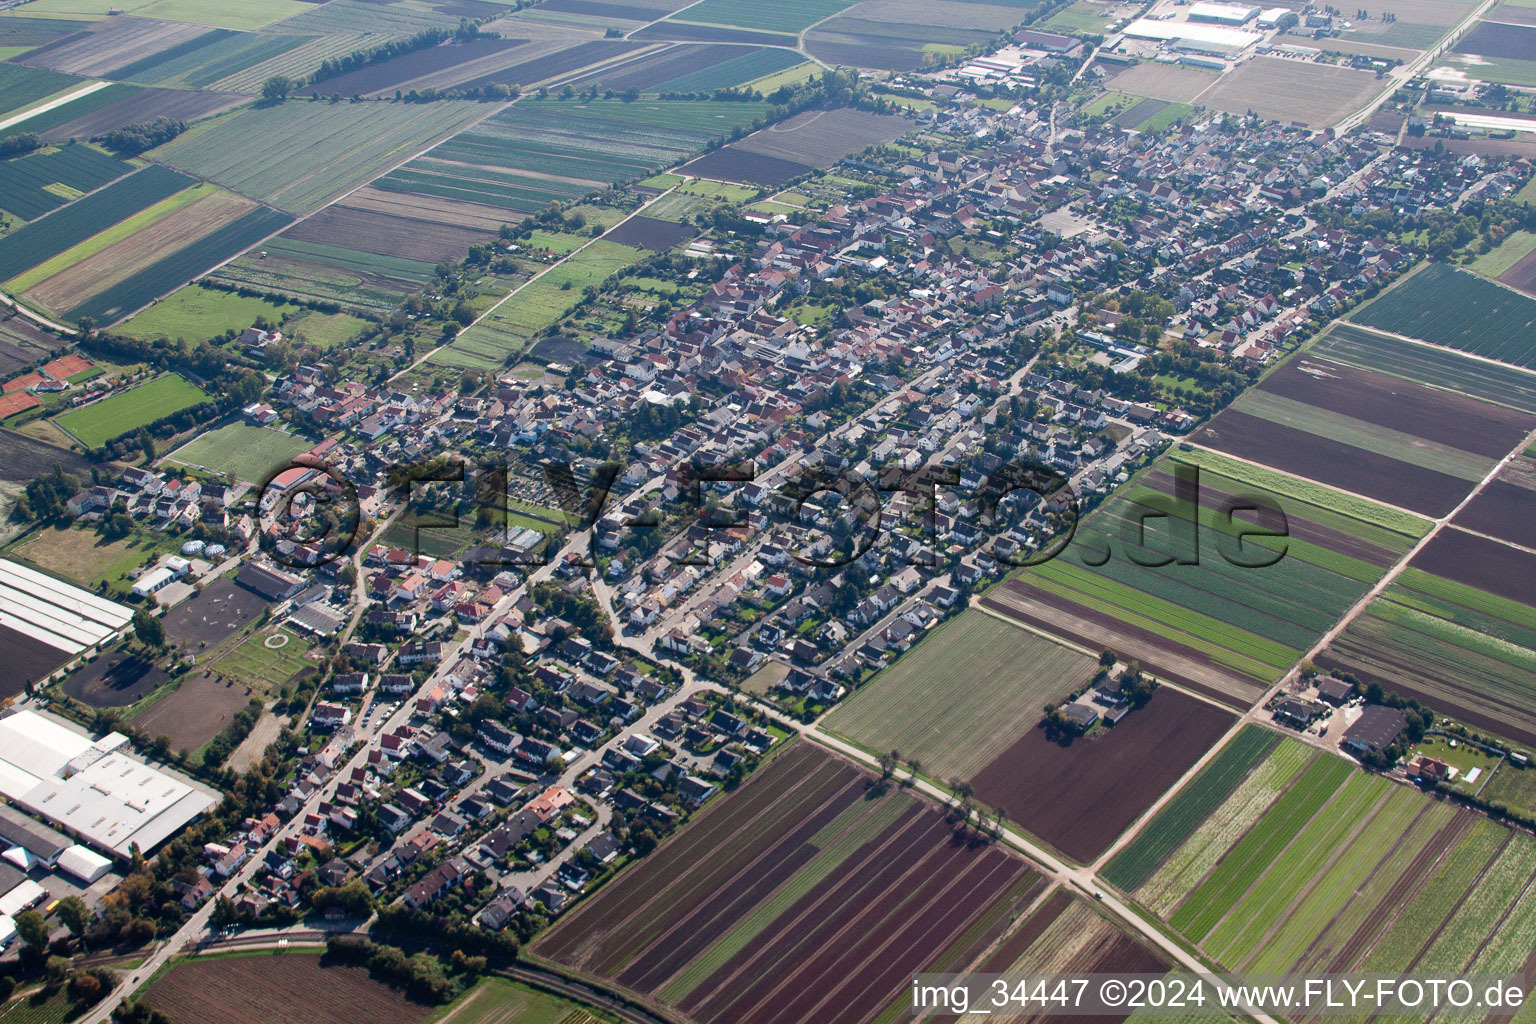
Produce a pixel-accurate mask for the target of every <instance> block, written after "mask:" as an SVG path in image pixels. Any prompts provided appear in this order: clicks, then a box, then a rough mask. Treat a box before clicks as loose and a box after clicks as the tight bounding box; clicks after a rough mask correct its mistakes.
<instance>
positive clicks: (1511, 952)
mask: <svg viewBox="0 0 1536 1024" xmlns="http://www.w3.org/2000/svg"><path fill="white" fill-rule="evenodd" d="M1204 782H1205V778H1204V777H1202V779H1201V780H1198V781H1197V783H1196V785H1197V786H1199V785H1201V784H1203V783H1204ZM1228 784H1229V780H1228V779H1227V778H1225V777H1222V778H1219V779H1216V778H1212V779H1211V781H1210V785H1213V786H1218V788H1227V787H1228ZM1191 811H1192V808H1191V807H1190V806H1189V805H1188V804H1185V805H1183V806H1181V805H1180V802H1177V801H1176V802H1175V804H1173V805H1170V807H1168V808H1167V809H1165V811H1164V812H1163V814H1164V815H1187V816H1189V817H1193V816H1194V815H1193V814H1191ZM1160 817H1161V816H1160ZM1160 824H1161V822H1160V819H1154V820H1153V822H1152V824H1151V825H1150V826H1149V831H1150V830H1153V829H1157V828H1158V827H1159V826H1160ZM1176 830H1177V831H1181V832H1185V833H1186V834H1187V837H1188V838H1187V839H1186V840H1185V841H1184V842H1183V843H1182V844H1180V845H1179V846H1178V847H1177V848H1176V849H1174V850H1173V851H1172V852H1171V853H1170V854H1169V855H1168V856H1167V857H1166V859H1165V860H1163V861H1162V863H1161V864H1160V865H1159V866H1158V867H1157V868H1156V870H1155V871H1154V872H1153V873H1152V874H1151V875H1150V877H1147V878H1146V880H1145V881H1144V882H1142V883H1141V884H1140V885H1138V886H1137V887H1136V890H1135V893H1134V896H1135V898H1136V899H1137V900H1138V901H1139V902H1141V903H1142V904H1143V905H1145V906H1147V907H1148V908H1149V909H1150V910H1152V911H1153V912H1154V913H1156V914H1157V915H1158V916H1159V917H1160V918H1162V919H1163V920H1165V921H1167V922H1169V924H1171V925H1172V926H1173V927H1174V928H1175V929H1176V930H1177V931H1178V932H1179V933H1180V934H1182V935H1184V936H1185V937H1186V938H1187V939H1189V940H1190V941H1191V942H1193V943H1195V944H1196V945H1198V946H1199V947H1200V949H1202V950H1203V951H1204V952H1205V953H1206V954H1207V955H1208V956H1210V957H1212V958H1213V959H1214V960H1215V961H1217V963H1219V964H1220V965H1222V966H1224V967H1228V968H1231V969H1234V970H1247V971H1261V972H1269V971H1273V972H1279V971H1318V972H1328V973H1333V972H1347V971H1359V972H1378V971H1379V972H1383V973H1395V972H1401V971H1406V970H1408V969H1409V968H1410V967H1412V968H1413V969H1414V970H1415V971H1436V970H1440V971H1446V972H1452V973H1454V972H1458V971H1461V970H1468V971H1470V970H1494V971H1496V970H1518V969H1519V968H1521V967H1522V966H1523V965H1524V964H1525V963H1526V961H1527V958H1528V957H1529V956H1530V951H1531V947H1532V937H1533V935H1532V931H1533V927H1536V921H1533V920H1532V914H1531V912H1530V909H1531V908H1530V904H1529V902H1528V901H1525V900H1523V899H1522V898H1521V897H1522V894H1523V893H1524V891H1525V888H1526V886H1527V885H1529V884H1530V882H1531V880H1532V878H1533V876H1536V843H1533V841H1532V840H1531V839H1530V837H1529V836H1525V835H1523V834H1519V833H1512V832H1510V831H1509V830H1508V829H1506V828H1504V827H1503V826H1500V825H1497V824H1494V823H1493V822H1492V821H1490V820H1488V819H1486V818H1482V817H1479V816H1476V815H1473V814H1471V813H1468V812H1466V811H1463V810H1458V809H1457V808H1456V807H1455V805H1453V804H1450V803H1445V802H1437V801H1433V800H1430V799H1428V798H1426V797H1425V796H1424V795H1423V794H1421V793H1419V792H1418V791H1416V790H1414V789H1411V788H1408V787H1403V786H1398V785H1394V784H1393V783H1391V782H1389V781H1388V780H1386V779H1383V778H1381V777H1379V776H1374V775H1367V774H1364V773H1361V772H1359V771H1357V770H1355V769H1354V767H1353V765H1351V764H1350V763H1349V762H1348V761H1344V760H1342V759H1339V758H1335V757H1332V756H1331V755H1328V754H1323V753H1320V752H1318V751H1315V750H1313V749H1311V748H1309V747H1307V746H1305V745H1304V744H1302V743H1300V742H1299V741H1296V740H1292V739H1284V740H1282V741H1281V742H1280V743H1279V745H1278V746H1276V747H1274V748H1273V750H1272V751H1271V752H1270V753H1269V755H1268V756H1267V757H1266V758H1264V759H1263V760H1261V761H1259V762H1258V763H1257V764H1256V765H1254V767H1252V768H1251V770H1250V771H1249V773H1248V775H1247V776H1246V777H1245V778H1244V779H1243V780H1242V782H1240V783H1239V784H1238V785H1237V786H1236V787H1234V788H1230V793H1229V795H1227V796H1226V797H1225V799H1223V800H1221V801H1220V803H1219V804H1218V805H1217V806H1216V807H1215V809H1214V810H1211V811H1210V812H1209V813H1208V814H1206V815H1204V817H1203V819H1202V820H1200V821H1199V824H1198V825H1197V826H1196V827H1195V828H1194V829H1193V830H1189V829H1188V828H1187V822H1185V821H1180V822H1178V823H1177V825H1176ZM1134 852H1136V851H1135V847H1134V844H1133V846H1132V847H1131V848H1130V849H1128V850H1127V851H1126V853H1125V854H1123V855H1122V857H1130V856H1131V855H1132V854H1133V853H1134ZM1118 864H1119V862H1117V864H1116V865H1112V866H1111V868H1110V871H1111V872H1112V873H1113V872H1116V871H1117V870H1121V869H1120V868H1119V867H1118ZM1139 874H1142V871H1141V869H1140V867H1138V869H1137V871H1135V872H1127V877H1130V880H1132V881H1134V877H1131V876H1134V875H1139Z"/></svg>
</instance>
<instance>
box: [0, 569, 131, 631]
mask: <svg viewBox="0 0 1536 1024" xmlns="http://www.w3.org/2000/svg"><path fill="white" fill-rule="evenodd" d="M132 619H133V612H132V611H130V610H129V609H127V608H124V607H123V606H122V605H120V604H116V603H115V602H112V601H108V600H106V599H105V598H101V597H97V596H96V595H95V594H92V593H91V592H90V591H88V590H81V589H80V588H79V587H72V586H70V585H69V584H68V583H61V582H59V581H58V580H56V579H54V578H53V577H52V576H47V575H44V574H43V573H40V572H38V571H37V570H36V569H29V568H27V567H26V566H24V565H18V564H17V563H15V562H11V561H8V560H6V559H0V625H3V626H9V627H10V628H12V629H14V630H16V631H17V632H18V633H21V634H23V635H25V636H29V637H31V638H32V639H34V640H40V641H42V642H43V643H46V644H48V645H49V646H52V647H56V648H58V649H59V650H61V651H64V652H66V653H68V654H79V653H80V652H81V651H84V650H86V649H87V648H90V647H94V646H96V645H97V644H99V643H101V642H103V641H105V640H107V639H108V638H110V637H111V636H112V635H113V634H114V633H116V632H117V631H119V630H121V629H123V628H124V627H125V626H127V625H128V623H129V622H130V621H132Z"/></svg>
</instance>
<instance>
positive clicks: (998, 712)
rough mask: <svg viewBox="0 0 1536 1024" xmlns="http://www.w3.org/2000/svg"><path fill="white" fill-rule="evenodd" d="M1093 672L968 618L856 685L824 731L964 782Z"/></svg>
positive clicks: (1058, 650)
mask: <svg viewBox="0 0 1536 1024" xmlns="http://www.w3.org/2000/svg"><path fill="white" fill-rule="evenodd" d="M962 662H963V663H964V664H965V665H966V671H965V672H964V673H963V674H962V673H957V672H956V671H955V666H956V665H957V664H959V663H962ZM1097 670H1098V664H1097V662H1095V661H1094V659H1093V658H1090V657H1088V656H1087V655H1084V654H1079V653H1077V652H1075V651H1072V650H1070V649H1069V648H1066V647H1063V646H1061V645H1060V644H1057V643H1053V642H1052V641H1050V640H1047V639H1045V638H1044V637H1041V636H1037V635H1036V634H1034V633H1031V632H1028V631H1027V630H1024V629H1021V628H1019V627H1017V626H1012V625H1009V624H1008V623H1006V622H1000V621H998V620H997V619H996V618H994V617H992V616H991V615H988V614H987V613H985V612H983V611H980V610H979V609H974V608H973V609H969V610H967V611H964V612H961V613H960V614H959V615H958V616H956V617H955V618H953V619H951V620H950V621H948V622H946V623H944V624H943V625H941V626H939V627H937V628H936V629H935V630H934V631H933V632H932V633H931V634H930V635H928V636H927V637H925V638H924V639H923V640H922V642H920V643H918V644H917V645H916V646H915V647H913V648H912V649H911V650H910V651H908V652H907V653H906V654H904V655H902V656H901V657H900V658H899V659H897V661H896V663H895V664H893V665H891V666H890V667H889V668H886V669H883V670H881V671H880V672H879V673H878V674H877V675H875V676H874V677H873V678H872V679H870V680H869V681H868V682H866V683H864V685H862V686H861V687H859V689H858V691H857V692H856V693H854V694H853V695H852V696H851V697H849V698H848V699H847V700H845V701H844V702H842V703H841V704H839V705H838V706H837V708H836V709H835V710H834V711H833V712H832V713H831V714H830V715H828V716H827V718H826V719H825V723H824V724H825V726H826V728H827V729H828V730H830V731H832V732H835V733H837V734H838V735H840V736H843V737H845V738H847V739H849V740H851V741H853V742H855V743H857V744H859V745H860V746H861V747H864V748H865V749H866V750H871V751H874V752H875V753H884V752H886V751H889V750H899V751H900V752H901V754H902V756H903V757H909V758H910V757H913V756H916V757H918V758H920V759H921V760H922V763H923V772H924V773H925V774H927V775H929V776H931V777H932V778H935V779H949V778H955V777H959V778H965V779H968V778H971V777H972V776H973V775H975V774H976V773H977V772H979V771H980V770H981V769H982V768H984V767H985V766H986V765H987V764H989V763H990V762H992V761H993V760H994V759H995V758H996V757H997V756H998V755H999V754H1001V753H1002V752H1003V751H1004V750H1006V749H1007V748H1008V747H1010V746H1011V745H1012V744H1013V743H1014V742H1015V741H1016V740H1017V739H1018V738H1019V737H1020V736H1022V735H1024V734H1025V733H1027V732H1029V731H1030V730H1032V729H1033V728H1034V727H1035V726H1036V725H1037V724H1039V722H1040V718H1041V713H1040V709H1041V708H1042V707H1043V706H1044V705H1046V704H1054V703H1056V702H1057V701H1060V700H1061V699H1062V698H1064V697H1065V696H1066V695H1067V694H1069V693H1071V692H1072V691H1074V690H1077V689H1080V688H1082V687H1083V686H1084V685H1086V684H1087V683H1088V681H1089V680H1090V679H1092V678H1093V675H1094V673H1095V672H1096V671H1097Z"/></svg>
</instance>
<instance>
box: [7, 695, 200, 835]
mask: <svg viewBox="0 0 1536 1024" xmlns="http://www.w3.org/2000/svg"><path fill="white" fill-rule="evenodd" d="M125 742H126V741H125V739H124V737H122V736H121V735H119V734H117V733H112V734H111V735H109V736H106V737H103V738H102V739H101V740H98V741H94V742H93V741H92V740H91V739H90V738H89V737H87V736H81V735H80V734H79V733H76V732H74V731H73V730H71V729H68V728H65V727H64V726H62V725H60V724H59V723H57V722H55V721H53V720H51V719H49V718H46V717H44V716H43V715H39V714H37V713H36V712H33V711H22V712H19V713H17V714H14V715H11V716H10V717H8V718H5V719H0V795H4V796H5V797H7V798H9V799H10V800H11V801H13V802H14V803H16V804H17V805H18V806H20V807H23V808H25V809H27V810H29V811H31V812H33V813H35V814H38V815H41V816H42V817H44V818H47V819H48V820H49V821H51V822H53V823H54V824H56V825H58V826H59V827H60V828H62V829H63V830H64V831H66V832H68V833H69V834H71V835H74V836H77V837H79V838H80V839H83V840H84V841H85V842H87V843H89V844H90V845H92V846H94V847H96V848H97V849H98V850H102V851H104V852H107V853H111V854H114V855H116V856H119V857H127V856H128V855H129V854H130V853H131V851H132V847H133V846H134V845H135V844H137V845H138V847H139V849H140V850H142V851H145V852H148V851H149V850H151V849H153V848H154V847H156V846H158V845H160V844H161V843H162V842H164V841H165V840H167V839H169V838H170V837H171V836H173V835H175V834H176V833H177V832H179V831H180V830H181V829H182V828H183V827H184V826H185V825H186V824H187V823H188V822H190V821H191V820H192V819H194V818H196V817H197V816H198V815H200V814H202V813H203V812H204V811H206V810H208V809H209V808H210V807H212V806H213V804H214V798H213V797H212V796H211V795H209V794H208V793H205V792H203V791H202V790H199V789H196V788H194V787H193V786H192V785H190V784H189V783H187V782H184V781H182V780H181V779H180V778H178V777H176V776H174V775H171V774H169V773H167V772H163V771H160V770H158V769H156V768H151V767H150V766H149V765H147V764H144V763H143V762H142V761H138V760H136V759H134V758H132V757H130V756H129V755H128V754H127V753H126V746H125Z"/></svg>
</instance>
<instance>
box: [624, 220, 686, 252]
mask: <svg viewBox="0 0 1536 1024" xmlns="http://www.w3.org/2000/svg"><path fill="white" fill-rule="evenodd" d="M696 234H698V231H697V230H696V229H695V228H693V227H692V226H691V225H687V224H677V223H674V222H672V221H670V220H656V219H655V218H652V217H638V216H636V217H630V218H629V219H628V220H626V221H625V222H624V223H622V224H620V225H619V226H618V227H616V228H614V229H613V230H612V231H610V232H608V233H607V234H606V235H604V236H603V240H604V241H606V242H615V243H618V244H619V245H630V246H635V247H637V248H641V249H650V250H652V251H654V252H663V251H665V250H667V249H670V248H672V247H673V246H674V245H680V244H681V243H683V242H686V241H688V240H689V239H690V238H692V237H693V236H694V235H696Z"/></svg>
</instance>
